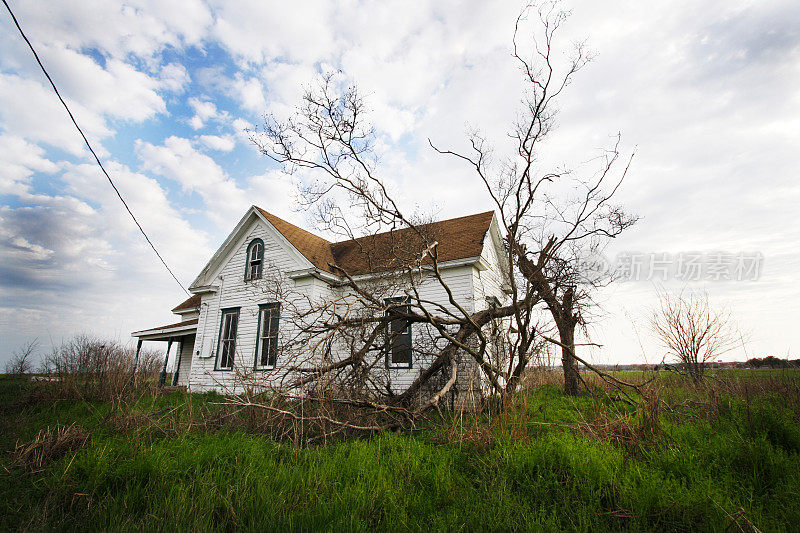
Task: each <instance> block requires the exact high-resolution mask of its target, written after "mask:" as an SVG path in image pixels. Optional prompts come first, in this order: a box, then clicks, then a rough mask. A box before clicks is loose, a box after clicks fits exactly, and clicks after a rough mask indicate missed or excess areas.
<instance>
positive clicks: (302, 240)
mask: <svg viewBox="0 0 800 533" xmlns="http://www.w3.org/2000/svg"><path fill="white" fill-rule="evenodd" d="M256 209H258V210H259V211H260V212H261V214H262V215H264V218H266V219H267V220H269V222H270V224H272V225H273V226H275V229H277V230H278V231H280V232H281V234H282V235H283V236H284V237H286V240H287V241H289V242H290V243H292V246H294V247H295V248H297V250H298V251H299V252H300V253H301V254H303V255H304V256H305V257H306V259H308V260H309V261H311V264H312V265H314V266H315V267H317V268H321V269H322V270H325V271H326V272H332V269H331V267H330V266H328V265H329V264H330V263H335V262H336V261H335V260H334V258H333V253H331V243H330V242H328V241H326V240H325V239H323V238H322V237H317V236H316V235H314V234H313V233H311V232H308V231H306V230H304V229H302V228H298V227H297V226H295V225H294V224H290V223H289V222H286V221H285V220H283V219H282V218H278V217H276V216H275V215H273V214H272V213H268V212H267V211H264V210H263V209H261V208H260V207H256Z"/></svg>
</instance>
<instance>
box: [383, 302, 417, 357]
mask: <svg viewBox="0 0 800 533" xmlns="http://www.w3.org/2000/svg"><path fill="white" fill-rule="evenodd" d="M408 312H409V308H408V306H402V307H397V308H394V309H391V310H389V311H388V313H389V315H390V316H391V315H394V314H400V313H408ZM389 339H390V348H389V362H390V363H391V364H392V365H410V364H411V324H410V323H409V322H408V320H406V319H405V318H400V317H398V318H394V319H392V320H391V321H390V322H389Z"/></svg>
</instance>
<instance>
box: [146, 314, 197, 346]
mask: <svg viewBox="0 0 800 533" xmlns="http://www.w3.org/2000/svg"><path fill="white" fill-rule="evenodd" d="M195 332H197V319H196V318H193V319H192V320H184V321H183V322H176V323H175V324H167V325H166V326H158V327H155V328H150V329H143V330H141V331H134V332H133V333H131V337H139V338H140V339H142V340H149V341H160V340H164V341H166V340H169V339H170V338H174V337H182V336H184V335H191V334H192V333H195Z"/></svg>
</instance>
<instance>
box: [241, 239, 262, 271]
mask: <svg viewBox="0 0 800 533" xmlns="http://www.w3.org/2000/svg"><path fill="white" fill-rule="evenodd" d="M263 267H264V241H262V240H261V239H253V240H252V241H251V242H250V244H249V245H248V246H247V263H246V264H245V267H244V279H246V280H248V279H261V272H262V270H263Z"/></svg>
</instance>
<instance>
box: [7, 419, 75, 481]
mask: <svg viewBox="0 0 800 533" xmlns="http://www.w3.org/2000/svg"><path fill="white" fill-rule="evenodd" d="M90 439H91V437H90V435H89V433H88V432H87V431H86V430H85V429H84V428H83V427H81V426H78V425H75V424H71V425H69V426H65V425H63V424H56V425H55V426H48V427H46V428H45V429H42V430H41V431H39V433H38V434H37V435H36V437H34V439H33V440H32V441H30V442H27V443H23V444H17V446H16V448H15V449H14V460H13V464H14V465H15V466H18V467H20V468H23V469H25V470H27V471H28V472H40V471H41V470H43V469H44V467H45V466H47V465H48V464H50V463H51V462H53V461H55V460H57V459H60V458H61V457H63V456H64V455H65V454H66V453H68V452H70V451H72V450H76V449H78V448H81V447H82V446H84V445H86V444H87V443H88V442H89V441H90Z"/></svg>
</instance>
